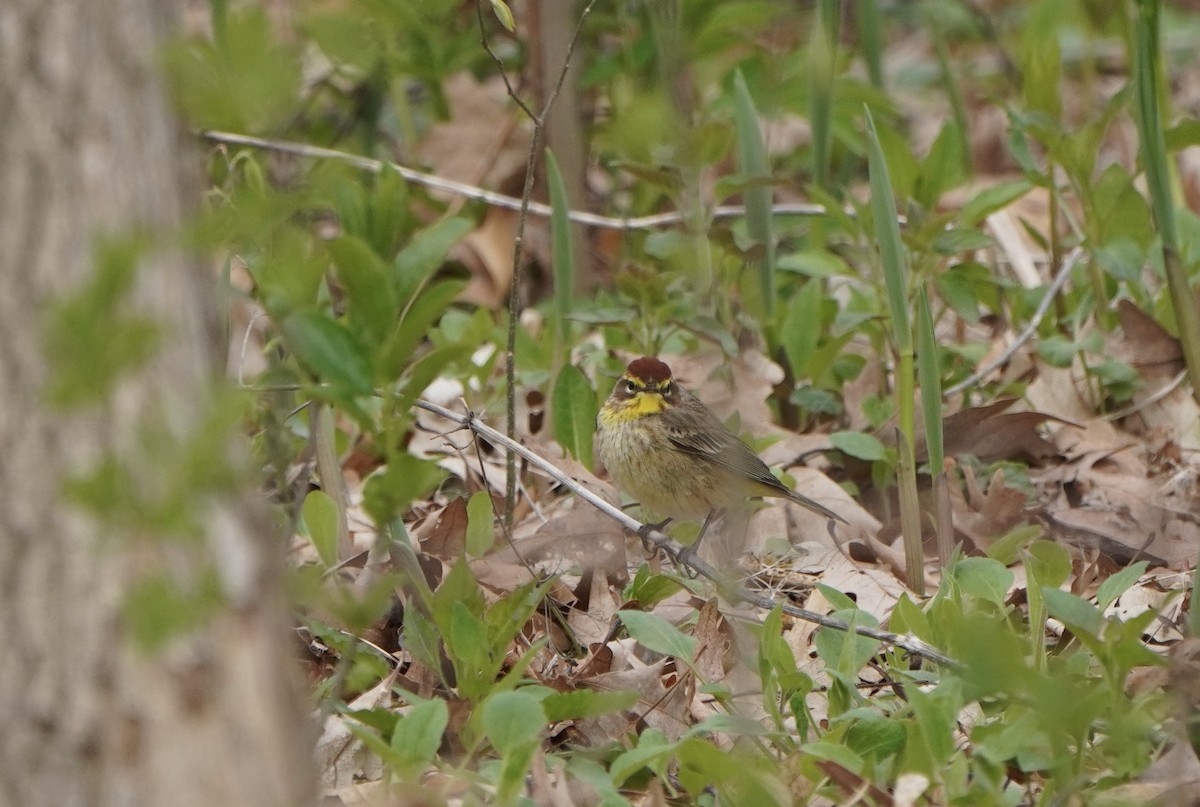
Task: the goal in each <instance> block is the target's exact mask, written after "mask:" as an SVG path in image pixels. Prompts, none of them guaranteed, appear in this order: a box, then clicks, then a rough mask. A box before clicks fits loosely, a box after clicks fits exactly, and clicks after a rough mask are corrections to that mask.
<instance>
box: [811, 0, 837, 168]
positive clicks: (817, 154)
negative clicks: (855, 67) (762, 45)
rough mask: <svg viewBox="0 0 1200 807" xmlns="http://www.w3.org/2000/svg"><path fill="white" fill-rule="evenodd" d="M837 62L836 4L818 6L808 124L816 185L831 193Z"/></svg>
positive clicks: (827, 3) (812, 38)
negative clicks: (810, 126) (810, 128)
mask: <svg viewBox="0 0 1200 807" xmlns="http://www.w3.org/2000/svg"><path fill="white" fill-rule="evenodd" d="M836 62H837V3H829V2H824V1H823V2H821V3H819V4H818V5H817V18H816V24H815V25H813V29H812V37H811V40H810V41H809V45H808V91H809V99H810V100H809V113H808V115H809V122H810V123H811V125H812V154H813V165H812V172H813V184H815V185H816V186H817V187H818V188H822V189H826V190H828V186H829V154H830V151H831V149H830V143H832V142H833V82H834V66H835V64H836Z"/></svg>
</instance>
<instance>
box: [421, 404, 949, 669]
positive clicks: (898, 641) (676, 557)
mask: <svg viewBox="0 0 1200 807" xmlns="http://www.w3.org/2000/svg"><path fill="white" fill-rule="evenodd" d="M415 405H416V406H417V407H418V408H419V409H424V410H425V411H427V412H432V413H433V414H435V415H438V416H439V417H443V418H446V419H447V420H450V421H452V422H454V423H457V424H459V425H460V426H462V427H463V428H467V429H470V430H471V431H472V432H474V433H475V434H478V435H479V436H480V437H483V438H484V439H486V440H488V441H489V442H491V443H495V444H498V445H500V446H502V447H503V448H504V449H505V450H507V451H511V452H512V453H514V454H519V455H520V456H521V457H522V458H523V459H524V460H525V461H526V462H528V463H529V464H530V465H532V466H535V467H537V468H539V469H540V470H542V471H543V472H544V473H546V474H548V475H549V476H551V477H552V478H553V479H554V480H555V481H556V482H558V483H559V484H561V485H562V486H563V487H565V488H567V489H568V490H570V491H571V492H572V493H574V494H575V495H576V496H578V497H580V498H581V499H583V500H584V501H586V502H587V503H588V504H590V505H592V506H593V507H595V508H597V509H598V510H600V511H601V512H603V513H604V514H605V515H607V516H608V517H609V518H611V519H613V520H614V521H616V522H618V523H619V524H621V526H623V527H625V529H627V530H629V531H630V532H635V533H638V532H640V531H641V530H643V529H644V528H645V526H646V525H644V524H642V523H641V522H640V521H638V520H637V519H635V518H633V517H632V516H630V515H628V514H627V513H625V512H624V511H623V510H621V509H620V508H619V507H616V506H615V505H613V504H610V503H609V502H607V501H605V500H604V499H602V498H600V497H599V496H597V495H596V494H595V493H593V492H592V491H590V490H588V489H587V488H585V487H583V486H582V485H580V484H579V483H578V482H576V481H575V480H574V479H572V478H570V477H569V476H567V475H566V474H565V473H563V472H562V471H560V470H559V469H558V468H557V467H555V466H554V465H553V464H552V463H551V462H549V461H548V460H546V459H543V458H542V457H540V456H538V455H537V454H535V453H534V452H532V451H530V450H529V449H528V448H526V447H525V446H523V445H521V444H520V443H518V442H516V441H515V440H510V439H509V438H507V437H506V436H504V435H503V434H501V433H500V432H498V431H497V430H495V429H493V428H492V427H490V426H488V425H487V424H486V423H484V422H483V421H481V420H479V419H478V418H477V417H475V415H474V413H471V412H467V413H466V414H462V413H459V412H454V411H452V410H450V409H446V408H445V407H442V406H438V405H437V404H435V403H430V402H429V401H423V400H418V401H417V402H416V404H415ZM646 535H647V540H648V541H649V542H650V543H652V544H654V546H655V547H657V548H658V549H661V550H662V551H663V552H664V553H666V555H667V556H668V557H670V558H671V559H672V560H673V561H675V562H686V563H687V565H688V566H690V567H691V568H692V569H694V570H695V571H696V573H697V574H699V575H701V576H702V577H705V578H707V579H709V580H711V581H713V582H714V583H716V584H717V585H718V586H720V587H721V590H722V593H723V594H724V595H725V596H726V597H727V598H729V599H730V600H733V601H735V602H744V603H747V604H749V605H753V606H755V607H756V608H761V609H763V610H768V611H769V610H771V609H774V608H780V609H781V610H782V611H783V613H785V614H787V615H788V616H792V617H795V618H796V619H801V620H804V621H805V622H812V623H815V624H817V625H821V626H823V627H826V628H831V629H833V630H840V631H853V632H854V633H857V634H859V635H860V636H866V637H868V638H871V639H876V640H878V641H881V642H886V643H887V644H891V645H895V646H896V647H899V648H901V649H903V650H906V651H908V652H909V653H911V654H912V655H914V656H920V657H921V658H925V659H928V660H929V661H932V662H934V663H935V664H939V665H941V666H943V667H950V668H955V669H957V668H961V667H962V663H961V662H959V661H957V660H955V659H953V658H951V657H950V656H947V655H946V654H945V653H943V652H941V651H940V650H938V649H936V648H934V647H931V646H930V645H928V644H926V643H925V642H923V641H921V640H920V639H918V638H917V637H915V636H912V635H900V634H898V633H892V632H891V631H886V630H881V629H879V628H872V627H869V626H866V625H851V624H849V623H847V622H844V621H842V620H840V619H834V618H833V617H829V616H825V615H824V614H818V613H816V612H815V611H809V610H806V609H804V608H798V607H796V606H795V605H792V604H791V603H789V602H785V601H782V600H777V599H775V598H773V597H768V596H766V595H764V594H759V593H758V592H755V591H750V590H749V589H746V588H743V587H741V586H731V585H728V584H727V583H726V581H725V580H724V579H723V577H722V575H721V574H720V573H719V572H718V571H717V570H716V569H715V568H713V567H712V566H710V565H709V564H708V563H706V562H704V561H703V560H701V559H700V558H698V557H695V556H693V555H691V553H689V552H687V549H686V548H685V547H683V546H681V545H679V544H677V543H675V541H673V540H671V538H669V537H668V536H666V535H663V534H662V533H661V532H658V531H657V530H648V531H647V534H646Z"/></svg>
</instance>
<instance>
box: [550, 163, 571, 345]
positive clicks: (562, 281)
mask: <svg viewBox="0 0 1200 807" xmlns="http://www.w3.org/2000/svg"><path fill="white" fill-rule="evenodd" d="M546 179H547V184H548V185H549V187H550V208H551V214H550V255H551V260H552V261H553V266H554V314H553V320H554V336H555V339H556V340H557V347H558V351H557V353H558V355H559V357H560V358H561V359H562V360H563V361H565V360H566V355H565V351H566V350H567V349H569V348H568V340H567V336H568V334H567V317H568V315H569V314H570V313H571V305H572V303H573V301H574V299H575V252H574V249H573V248H572V244H571V219H570V205H569V204H568V203H567V187H566V185H565V184H564V183H563V178H562V172H561V171H560V170H559V168H558V160H556V159H554V153H553V152H552V151H550V149H546Z"/></svg>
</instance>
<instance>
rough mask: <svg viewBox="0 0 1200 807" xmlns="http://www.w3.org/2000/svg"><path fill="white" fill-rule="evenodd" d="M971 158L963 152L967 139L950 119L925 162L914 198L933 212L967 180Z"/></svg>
mask: <svg viewBox="0 0 1200 807" xmlns="http://www.w3.org/2000/svg"><path fill="white" fill-rule="evenodd" d="M966 164H967V155H966V154H964V153H963V136H962V132H961V131H960V130H959V128H958V124H957V123H955V122H954V120H952V119H951V120H947V121H946V122H945V123H944V124H943V125H942V130H941V131H940V132H938V136H937V139H936V140H934V141H933V145H932V146H931V147H930V149H929V156H928V157H926V158H925V161H924V162H923V163H921V174H920V176H918V177H917V184H916V187H915V188H914V190H913V196H914V198H915V199H916V200H917V202H918V204H920V205H921V206H922V207H924V208H926V209H928V210H932V209H934V208H935V207H936V206H937V203H938V200H939V199H941V196H942V194H943V193H945V192H946V191H948V190H950V189H951V188H953V187H954V186H955V185H957V184H959V183H960V182H962V180H963V176H964V173H965V172H964V170H963V168H964V166H965V165H966Z"/></svg>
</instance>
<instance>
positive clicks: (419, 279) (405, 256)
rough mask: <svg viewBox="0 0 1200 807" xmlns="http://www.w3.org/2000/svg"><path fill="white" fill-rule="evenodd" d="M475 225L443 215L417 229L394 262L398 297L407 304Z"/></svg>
mask: <svg viewBox="0 0 1200 807" xmlns="http://www.w3.org/2000/svg"><path fill="white" fill-rule="evenodd" d="M474 226H475V225H474V224H473V223H472V222H471V221H470V220H468V219H464V218H451V219H442V220H441V221H439V222H438V223H437V224H434V225H432V226H429V227H426V228H425V229H424V230H421V231H420V232H419V233H417V234H416V235H415V236H414V237H413V240H412V241H411V242H409V244H408V246H406V247H405V248H404V249H402V250H400V254H398V255H397V256H396V260H395V261H393V263H392V271H393V272H394V273H395V276H396V291H397V294H396V298H397V300H399V302H400V305H402V306H407V305H408V304H409V301H410V300H411V299H412V296H413V294H415V293H416V292H417V290H418V289H420V288H421V286H422V285H423V284H424V283H425V282H426V281H427V280H428V279H429V277H430V275H432V274H433V273H434V271H436V270H437V269H438V267H440V266H441V265H442V264H443V263H444V262H445V260H446V254H447V253H449V252H450V248H451V247H453V246H454V245H455V244H457V243H458V242H459V240H460V239H461V238H462V237H463V236H464V235H466V234H467V233H469V232H471V229H472V228H473V227H474Z"/></svg>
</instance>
